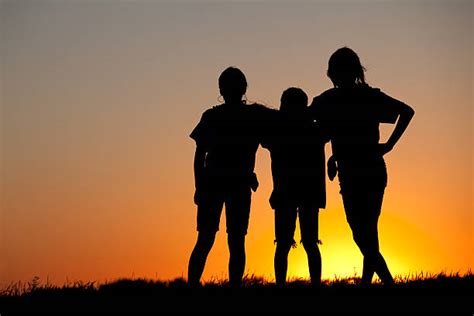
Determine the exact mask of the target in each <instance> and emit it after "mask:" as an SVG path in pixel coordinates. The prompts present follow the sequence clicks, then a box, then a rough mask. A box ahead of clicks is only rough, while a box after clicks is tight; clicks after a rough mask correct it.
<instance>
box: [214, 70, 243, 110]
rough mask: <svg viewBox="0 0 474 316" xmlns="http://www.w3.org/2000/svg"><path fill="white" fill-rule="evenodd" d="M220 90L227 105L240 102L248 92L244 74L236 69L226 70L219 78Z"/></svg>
mask: <svg viewBox="0 0 474 316" xmlns="http://www.w3.org/2000/svg"><path fill="white" fill-rule="evenodd" d="M219 90H220V93H221V95H222V96H223V97H224V100H225V102H226V103H234V102H240V101H241V100H242V97H243V95H244V94H245V92H246V91H247V79H245V75H244V73H243V72H242V71H241V70H240V69H238V68H235V67H229V68H227V69H226V70H224V71H223V72H222V73H221V75H220V76H219Z"/></svg>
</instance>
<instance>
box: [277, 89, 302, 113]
mask: <svg viewBox="0 0 474 316" xmlns="http://www.w3.org/2000/svg"><path fill="white" fill-rule="evenodd" d="M307 106H308V96H307V95H306V93H305V92H304V91H303V90H301V89H300V88H294V87H292V88H288V89H286V90H285V91H284V92H283V94H282V95H281V100H280V111H281V112H282V113H288V114H292V113H301V112H303V111H304V110H305V109H306V107H307Z"/></svg>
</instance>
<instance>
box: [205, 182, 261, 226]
mask: <svg viewBox="0 0 474 316" xmlns="http://www.w3.org/2000/svg"><path fill="white" fill-rule="evenodd" d="M251 195H252V192H251V189H250V186H249V185H243V184H237V185H224V184H217V183H216V184H215V185H209V186H208V187H207V188H206V190H205V192H204V197H203V199H202V202H201V203H199V205H198V209H197V230H198V231H199V232H207V233H216V232H217V231H219V223H220V218H221V213H222V208H223V207H224V205H225V216H226V223H227V230H226V231H227V233H228V234H239V235H246V234H247V229H248V226H249V216H250V201H251Z"/></svg>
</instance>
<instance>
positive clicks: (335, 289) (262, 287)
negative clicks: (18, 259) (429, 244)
mask: <svg viewBox="0 0 474 316" xmlns="http://www.w3.org/2000/svg"><path fill="white" fill-rule="evenodd" d="M359 281H360V280H359V279H358V278H356V277H354V278H347V279H334V280H330V281H328V280H325V281H323V284H322V285H321V287H320V288H313V287H312V286H311V285H310V284H309V282H308V281H306V280H302V279H294V280H292V281H290V282H289V283H288V285H287V286H286V287H284V288H279V287H276V286H275V284H274V283H272V282H269V281H267V280H265V279H263V278H260V277H257V276H247V277H246V278H245V279H244V285H243V286H242V287H241V288H238V289H236V288H231V287H229V285H228V283H227V282H226V281H213V282H209V283H205V284H203V286H202V287H200V288H189V287H188V286H187V285H186V282H185V280H183V279H175V280H171V281H156V280H145V279H134V280H130V279H121V280H117V281H115V282H111V283H106V284H96V283H94V282H89V283H83V282H77V283H74V284H68V285H63V286H55V285H51V284H41V283H40V282H39V279H37V278H35V279H33V280H32V281H31V282H28V283H26V284H22V283H17V284H12V285H10V286H9V287H7V288H5V289H3V290H2V291H1V292H0V314H1V315H2V316H3V315H10V314H15V313H21V312H34V313H39V312H45V313H48V314H53V313H58V314H71V313H80V314H83V315H89V314H94V313H98V312H100V313H104V312H105V313H129V314H132V315H133V314H136V313H140V312H153V313H159V314H163V313H175V312H187V313H191V312H192V313H196V312H206V313H208V312H211V313H227V312H246V313H248V312H252V313H253V312H290V313H295V312H301V311H306V312H314V313H318V314H328V313H344V314H349V313H361V312H363V313H371V312H373V313H377V314H379V315H384V314H386V313H388V312H390V313H400V314H401V315H405V314H407V313H418V314H419V313H443V314H449V315H452V314H455V313H458V312H462V313H464V314H466V313H467V314H468V315H472V314H473V312H474V303H473V301H474V300H473V297H474V295H473V294H474V276H473V274H472V273H470V272H469V273H467V274H465V275H459V274H451V275H446V274H443V273H440V274H437V275H423V274H420V275H417V276H415V277H406V278H397V280H396V281H397V282H396V284H395V286H392V287H384V286H383V285H381V284H378V283H375V284H373V285H371V286H369V287H362V286H361V285H359V284H358V283H359Z"/></svg>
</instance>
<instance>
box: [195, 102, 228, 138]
mask: <svg viewBox="0 0 474 316" xmlns="http://www.w3.org/2000/svg"><path fill="white" fill-rule="evenodd" d="M220 111H222V104H220V105H216V106H213V107H212V108H210V109H207V110H206V111H204V113H203V114H202V116H201V120H200V121H199V123H198V124H197V125H196V127H195V128H194V129H193V131H192V132H191V134H190V135H189V137H191V138H192V139H194V140H195V141H196V144H197V145H199V146H205V145H206V144H207V143H208V139H209V136H210V135H209V134H210V133H211V132H210V129H211V124H212V123H211V122H212V121H213V120H215V117H216V115H218V112H220Z"/></svg>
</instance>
